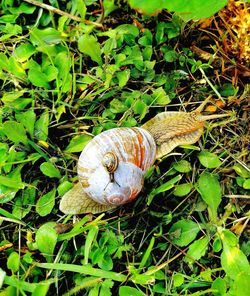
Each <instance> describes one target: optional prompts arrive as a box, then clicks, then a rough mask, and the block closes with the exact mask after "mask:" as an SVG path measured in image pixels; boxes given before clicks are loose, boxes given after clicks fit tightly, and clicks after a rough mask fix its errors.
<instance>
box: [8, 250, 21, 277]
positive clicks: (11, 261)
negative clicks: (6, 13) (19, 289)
mask: <svg viewBox="0 0 250 296" xmlns="http://www.w3.org/2000/svg"><path fill="white" fill-rule="evenodd" d="M19 265H20V257H19V254H18V253H17V252H12V253H11V254H10V255H9V257H8V260H7V267H8V269H10V270H11V271H12V272H13V273H16V272H17V271H18V270H19Z"/></svg>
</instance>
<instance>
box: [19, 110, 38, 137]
mask: <svg viewBox="0 0 250 296" xmlns="http://www.w3.org/2000/svg"><path fill="white" fill-rule="evenodd" d="M16 119H17V120H18V121H19V122H20V123H22V124H23V126H24V127H25V128H26V129H27V131H28V133H29V134H30V136H31V137H33V136H34V128H35V121H36V114H35V112H34V111H33V110H32V109H30V110H27V111H26V112H23V113H17V114H16Z"/></svg>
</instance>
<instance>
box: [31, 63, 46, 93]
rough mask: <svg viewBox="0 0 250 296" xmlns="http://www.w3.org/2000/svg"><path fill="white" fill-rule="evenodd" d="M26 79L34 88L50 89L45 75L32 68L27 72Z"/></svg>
mask: <svg viewBox="0 0 250 296" xmlns="http://www.w3.org/2000/svg"><path fill="white" fill-rule="evenodd" d="M28 79H29V81H30V82H31V83H32V84H33V85H34V86H37V87H43V88H45V89H49V88H50V86H49V83H48V79H47V75H46V74H44V73H43V72H42V71H39V70H37V69H33V68H32V69H30V70H29V71H28Z"/></svg>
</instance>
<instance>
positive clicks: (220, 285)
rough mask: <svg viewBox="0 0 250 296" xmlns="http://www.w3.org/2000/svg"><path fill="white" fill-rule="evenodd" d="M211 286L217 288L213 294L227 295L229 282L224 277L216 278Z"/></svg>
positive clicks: (218, 295)
mask: <svg viewBox="0 0 250 296" xmlns="http://www.w3.org/2000/svg"><path fill="white" fill-rule="evenodd" d="M211 288H212V289H213V290H215V292H213V295H215V296H221V295H226V291H227V283H226V280H225V279H222V278H220V277H219V278H216V279H215V280H214V282H213V283H212V286H211Z"/></svg>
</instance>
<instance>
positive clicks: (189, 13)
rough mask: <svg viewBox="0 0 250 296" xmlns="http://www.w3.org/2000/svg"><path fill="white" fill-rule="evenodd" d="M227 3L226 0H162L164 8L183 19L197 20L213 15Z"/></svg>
mask: <svg viewBox="0 0 250 296" xmlns="http://www.w3.org/2000/svg"><path fill="white" fill-rule="evenodd" d="M226 4H227V0H220V1H218V0H209V1H200V0H189V1H183V0H175V1H168V0H165V1H164V8H166V9H168V10H169V11H171V12H172V11H174V12H177V13H178V14H179V15H180V16H181V17H182V18H183V19H184V20H185V21H189V20H199V19H201V18H207V17H210V16H212V15H214V14H215V13H216V12H217V11H219V10H220V9H222V8H223V7H224V6H225V5H226Z"/></svg>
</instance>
